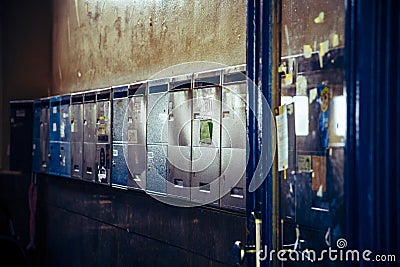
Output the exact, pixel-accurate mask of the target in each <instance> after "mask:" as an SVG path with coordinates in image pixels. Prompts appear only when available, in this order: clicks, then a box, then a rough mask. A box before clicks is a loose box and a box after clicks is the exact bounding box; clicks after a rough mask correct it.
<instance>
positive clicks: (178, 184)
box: [174, 179, 183, 187]
mask: <svg viewBox="0 0 400 267" xmlns="http://www.w3.org/2000/svg"><path fill="white" fill-rule="evenodd" d="M174 185H175V187H183V180H182V179H174Z"/></svg>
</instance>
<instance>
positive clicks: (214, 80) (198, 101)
mask: <svg viewBox="0 0 400 267" xmlns="http://www.w3.org/2000/svg"><path fill="white" fill-rule="evenodd" d="M194 79H195V80H194V88H193V115H192V118H193V125H192V177H191V201H192V202H195V203H199V204H208V203H210V204H214V205H218V204H219V200H218V199H219V189H220V188H219V187H220V186H219V176H220V168H221V139H220V135H221V72H220V71H213V72H206V73H196V74H195V76H194Z"/></svg>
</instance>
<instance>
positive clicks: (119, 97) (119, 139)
mask: <svg viewBox="0 0 400 267" xmlns="http://www.w3.org/2000/svg"><path fill="white" fill-rule="evenodd" d="M128 101H129V99H128V85H123V86H118V87H115V88H113V126H112V139H113V140H112V143H113V144H112V167H111V169H112V170H111V185H112V186H114V187H122V188H127V186H128V176H129V175H128V167H127V164H126V161H125V156H124V155H125V154H126V153H127V152H126V150H127V147H128V142H127V141H125V140H123V132H124V118H125V114H126V113H127V111H128Z"/></svg>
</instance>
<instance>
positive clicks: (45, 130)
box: [40, 98, 50, 173]
mask: <svg viewBox="0 0 400 267" xmlns="http://www.w3.org/2000/svg"><path fill="white" fill-rule="evenodd" d="M49 108H50V99H49V98H43V99H41V112H40V161H41V163H40V171H41V172H42V173H47V172H48V167H49V166H48V165H49V164H48V161H49V155H50V154H49V116H50V115H49Z"/></svg>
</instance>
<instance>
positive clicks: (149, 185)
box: [146, 79, 169, 193]
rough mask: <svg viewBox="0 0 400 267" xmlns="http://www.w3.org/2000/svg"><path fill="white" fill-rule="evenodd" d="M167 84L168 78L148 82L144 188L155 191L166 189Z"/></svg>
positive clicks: (164, 190) (160, 191)
mask: <svg viewBox="0 0 400 267" xmlns="http://www.w3.org/2000/svg"><path fill="white" fill-rule="evenodd" d="M168 86H169V80H168V79H161V80H155V81H150V82H149V84H148V87H149V88H148V96H147V107H148V109H147V172H146V190H147V191H150V192H157V193H166V191H167V184H166V179H167V160H166V159H167V153H168V152H167V149H168V102H169V97H168Z"/></svg>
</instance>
